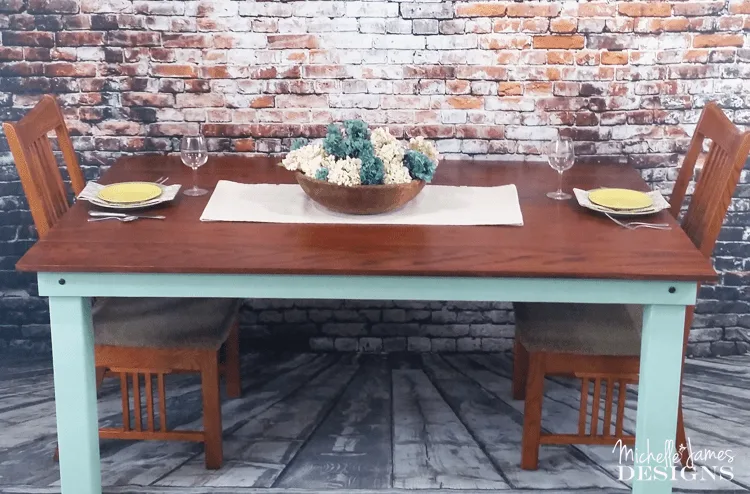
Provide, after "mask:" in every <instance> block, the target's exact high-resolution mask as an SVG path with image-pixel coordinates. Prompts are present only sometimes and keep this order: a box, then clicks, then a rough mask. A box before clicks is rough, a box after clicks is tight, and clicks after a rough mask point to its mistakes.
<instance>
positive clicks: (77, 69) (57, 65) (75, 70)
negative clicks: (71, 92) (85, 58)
mask: <svg viewBox="0 0 750 494" xmlns="http://www.w3.org/2000/svg"><path fill="white" fill-rule="evenodd" d="M44 74H45V75H47V76H50V77H93V76H95V75H96V65H94V64H93V63H68V62H52V63H48V64H46V65H45V67H44Z"/></svg>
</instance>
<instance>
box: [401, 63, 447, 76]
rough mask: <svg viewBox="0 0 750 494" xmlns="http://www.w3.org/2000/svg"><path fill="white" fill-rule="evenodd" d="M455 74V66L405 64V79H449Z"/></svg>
mask: <svg viewBox="0 0 750 494" xmlns="http://www.w3.org/2000/svg"><path fill="white" fill-rule="evenodd" d="M454 75H455V67H451V66H445V65H406V66H404V78H405V79H451V78H453V77H454Z"/></svg>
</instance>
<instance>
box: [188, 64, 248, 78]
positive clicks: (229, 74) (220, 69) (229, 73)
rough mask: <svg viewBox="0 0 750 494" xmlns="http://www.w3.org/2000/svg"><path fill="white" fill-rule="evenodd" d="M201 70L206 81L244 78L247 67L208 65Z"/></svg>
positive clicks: (201, 74)
mask: <svg viewBox="0 0 750 494" xmlns="http://www.w3.org/2000/svg"><path fill="white" fill-rule="evenodd" d="M199 70H200V76H201V77H202V78H204V79H235V78H238V77H244V75H245V73H246V69H245V67H242V66H236V65H232V66H228V65H206V66H203V67H200V69H199Z"/></svg>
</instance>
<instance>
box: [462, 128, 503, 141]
mask: <svg viewBox="0 0 750 494" xmlns="http://www.w3.org/2000/svg"><path fill="white" fill-rule="evenodd" d="M455 135H456V137H457V138H459V139H504V138H505V129H504V128H503V127H502V126H499V125H456V132H455Z"/></svg>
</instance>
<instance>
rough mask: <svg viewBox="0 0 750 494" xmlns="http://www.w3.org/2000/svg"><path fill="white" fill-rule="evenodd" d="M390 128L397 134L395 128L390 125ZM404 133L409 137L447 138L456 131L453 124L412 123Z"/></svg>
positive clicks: (392, 132)
mask: <svg viewBox="0 0 750 494" xmlns="http://www.w3.org/2000/svg"><path fill="white" fill-rule="evenodd" d="M388 130H390V131H391V134H393V135H396V134H395V132H394V131H393V130H394V129H393V128H391V127H389V128H388ZM404 134H405V136H406V137H409V138H411V137H419V136H422V137H424V138H426V139H447V138H450V137H453V136H454V135H456V132H455V130H454V129H453V126H451V125H410V126H407V127H406V128H405V129H404ZM396 137H398V136H396Z"/></svg>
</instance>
